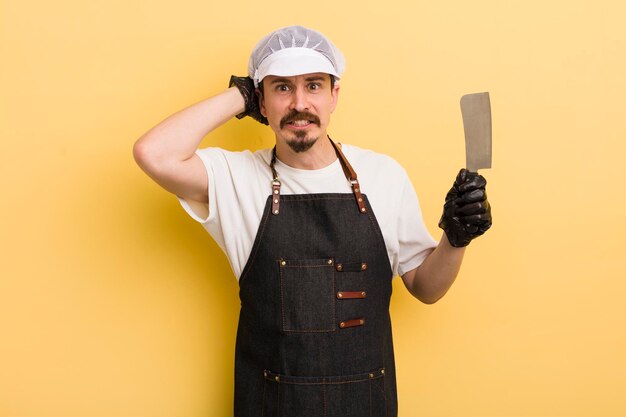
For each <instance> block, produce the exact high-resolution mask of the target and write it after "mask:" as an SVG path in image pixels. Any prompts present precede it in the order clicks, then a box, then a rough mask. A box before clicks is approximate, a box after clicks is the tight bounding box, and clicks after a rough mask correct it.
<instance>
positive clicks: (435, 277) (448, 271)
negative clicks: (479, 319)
mask: <svg viewBox="0 0 626 417" xmlns="http://www.w3.org/2000/svg"><path fill="white" fill-rule="evenodd" d="M464 254H465V248H464V247H463V248H455V247H453V246H452V245H451V244H450V242H448V238H447V237H446V234H445V233H444V234H443V236H442V237H441V241H440V242H439V245H438V246H437V247H436V248H435V249H434V250H433V251H432V252H431V253H430V254H429V255H428V257H427V258H426V259H425V260H424V262H422V264H421V265H420V266H419V267H418V268H416V269H413V270H412V271H409V272H407V273H406V274H404V275H403V276H402V279H403V281H404V284H405V285H406V287H407V289H408V290H409V292H410V293H411V294H412V295H413V296H414V297H415V298H417V299H419V300H420V301H422V302H424V303H426V304H432V303H434V302H436V301H437V300H439V299H440V298H441V297H443V296H444V295H445V293H446V292H447V291H448V289H450V287H451V286H452V283H453V282H454V280H455V279H456V277H457V275H458V273H459V270H460V269H461V263H462V261H463V255H464Z"/></svg>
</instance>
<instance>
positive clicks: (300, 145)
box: [287, 137, 319, 153]
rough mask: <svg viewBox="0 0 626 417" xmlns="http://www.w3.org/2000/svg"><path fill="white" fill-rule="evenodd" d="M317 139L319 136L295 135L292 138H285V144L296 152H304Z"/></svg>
mask: <svg viewBox="0 0 626 417" xmlns="http://www.w3.org/2000/svg"><path fill="white" fill-rule="evenodd" d="M318 139H319V137H314V138H310V137H304V138H299V137H296V138H292V139H287V145H289V147H290V148H291V149H292V150H293V151H294V152H296V153H300V152H306V151H308V150H309V149H311V147H312V146H313V145H315V142H317V140H318Z"/></svg>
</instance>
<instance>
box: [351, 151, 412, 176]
mask: <svg viewBox="0 0 626 417" xmlns="http://www.w3.org/2000/svg"><path fill="white" fill-rule="evenodd" d="M342 150H343V152H344V154H345V155H346V158H347V159H348V161H349V162H350V164H351V165H352V166H353V167H354V169H355V171H356V172H357V175H358V176H359V177H361V176H369V175H372V174H374V175H380V174H383V173H384V175H385V177H386V178H387V179H394V180H397V179H400V178H402V179H405V178H408V177H407V174H406V171H405V169H404V168H403V167H402V165H400V164H399V163H398V161H396V160H395V159H394V158H392V157H391V156H389V155H385V154H383V153H379V152H375V151H372V150H370V149H364V148H360V147H358V146H354V145H348V144H342Z"/></svg>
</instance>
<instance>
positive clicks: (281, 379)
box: [235, 138, 397, 417]
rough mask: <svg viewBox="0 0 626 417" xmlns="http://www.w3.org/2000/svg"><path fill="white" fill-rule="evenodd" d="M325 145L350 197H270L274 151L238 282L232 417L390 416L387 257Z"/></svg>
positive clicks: (393, 408)
mask: <svg viewBox="0 0 626 417" xmlns="http://www.w3.org/2000/svg"><path fill="white" fill-rule="evenodd" d="M329 140H330V138H329ZM331 143H332V145H333V146H334V148H335V151H336V153H337V156H338V157H339V160H340V162H341V165H342V167H343V170H344V173H345V174H346V178H347V179H348V181H350V183H351V184H352V191H353V192H352V193H346V194H343V193H328V194H296V195H280V180H279V179H278V175H277V174H276V171H275V169H274V163H275V160H276V151H275V149H274V157H273V159H272V163H271V164H270V167H271V169H272V172H273V175H274V181H273V182H272V195H270V196H269V197H268V200H267V202H266V204H265V209H264V213H263V217H262V219H261V223H260V225H259V229H258V232H257V235H256V238H255V241H254V244H253V247H252V251H251V253H250V258H249V259H248V262H247V264H246V266H245V268H244V270H243V272H242V275H241V278H240V281H239V284H240V291H239V295H240V299H241V312H240V316H239V326H238V330H237V344H236V349H235V417H270V416H271V417H395V416H397V395H396V379H395V366H394V357H393V343H392V335H391V321H390V317H389V301H390V297H391V281H392V278H393V274H392V270H391V267H390V265H389V257H388V255H387V250H386V246H385V242H384V240H383V236H382V233H381V231H380V227H379V226H378V222H377V221H376V218H375V217H374V214H373V212H372V208H371V206H370V204H369V202H368V200H367V196H366V195H363V194H361V192H360V186H359V183H358V180H357V177H356V173H354V171H353V169H352V167H351V166H350V164H349V163H348V161H347V160H346V158H345V156H344V155H343V153H342V152H341V150H340V149H339V147H338V146H337V145H335V143H333V142H332V140H331Z"/></svg>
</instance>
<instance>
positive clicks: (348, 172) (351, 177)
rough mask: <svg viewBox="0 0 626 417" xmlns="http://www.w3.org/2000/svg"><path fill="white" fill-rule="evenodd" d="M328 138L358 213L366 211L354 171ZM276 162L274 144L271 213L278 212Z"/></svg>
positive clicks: (271, 167) (339, 149)
mask: <svg viewBox="0 0 626 417" xmlns="http://www.w3.org/2000/svg"><path fill="white" fill-rule="evenodd" d="M328 140H329V141H330V143H331V145H333V148H334V149H335V153H336V154H337V158H339V162H340V163H341V168H342V169H343V173H344V175H345V176H346V179H347V180H348V181H349V182H350V185H351V186H352V192H353V193H354V198H355V199H356V204H357V207H358V209H359V213H367V207H365V202H364V201H363V195H362V194H361V186H360V185H359V181H358V179H357V175H356V172H355V171H354V169H353V168H352V165H350V163H349V162H348V160H347V159H346V156H345V155H344V154H343V152H342V151H341V148H339V146H337V144H336V143H335V142H333V140H332V139H331V138H330V136H328ZM275 164H276V146H275V145H274V149H272V160H271V161H270V169H271V170H272V177H273V179H272V214H278V213H279V212H280V185H281V184H280V180H279V179H278V174H277V173H276V168H274V165H275Z"/></svg>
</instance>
